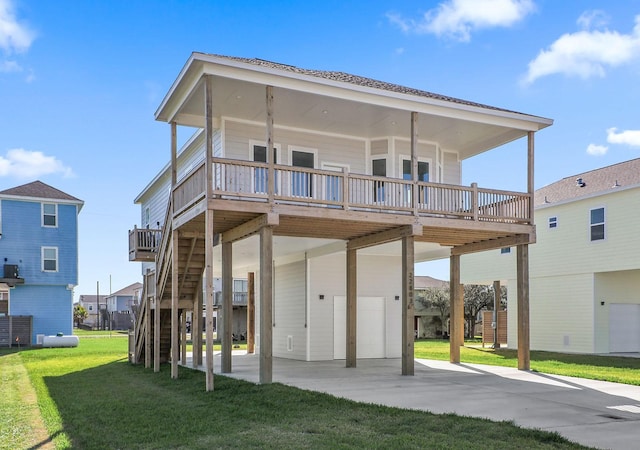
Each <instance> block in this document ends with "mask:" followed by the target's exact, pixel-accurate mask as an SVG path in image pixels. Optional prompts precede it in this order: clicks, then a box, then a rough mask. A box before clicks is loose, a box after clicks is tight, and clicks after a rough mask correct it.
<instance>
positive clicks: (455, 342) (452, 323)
mask: <svg viewBox="0 0 640 450" xmlns="http://www.w3.org/2000/svg"><path fill="white" fill-rule="evenodd" d="M449 263H450V275H449V299H450V302H449V303H450V305H451V314H450V317H449V328H450V329H449V361H450V362H452V363H459V362H460V344H461V343H460V342H459V337H460V332H459V330H458V329H459V328H460V324H461V321H460V316H461V315H462V316H463V317H464V311H463V310H462V305H460V303H461V302H460V300H461V297H460V255H451V256H450V258H449Z"/></svg>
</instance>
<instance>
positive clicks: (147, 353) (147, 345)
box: [142, 269, 155, 369]
mask: <svg viewBox="0 0 640 450" xmlns="http://www.w3.org/2000/svg"><path fill="white" fill-rule="evenodd" d="M150 270H151V269H147V274H146V275H145V278H144V281H145V284H146V289H145V291H147V290H149V289H150V287H149V278H150V277H151V276H150V275H149V272H150ZM154 280H155V278H154ZM144 294H145V295H144V299H143V300H142V301H143V302H144V303H145V305H144V307H145V311H146V313H145V315H144V321H145V326H144V368H145V369H148V368H150V367H151V357H152V355H151V297H150V296H149V292H145V293H144Z"/></svg>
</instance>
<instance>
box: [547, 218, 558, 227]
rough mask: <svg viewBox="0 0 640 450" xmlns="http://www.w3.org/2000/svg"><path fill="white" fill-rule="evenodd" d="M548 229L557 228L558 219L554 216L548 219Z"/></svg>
mask: <svg viewBox="0 0 640 450" xmlns="http://www.w3.org/2000/svg"><path fill="white" fill-rule="evenodd" d="M549 228H558V218H557V217H556V216H553V217H549Z"/></svg>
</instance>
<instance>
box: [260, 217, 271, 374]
mask: <svg viewBox="0 0 640 450" xmlns="http://www.w3.org/2000/svg"><path fill="white" fill-rule="evenodd" d="M272 381H273V228H272V227H262V228H261V229H260V384H270V383H271V382H272Z"/></svg>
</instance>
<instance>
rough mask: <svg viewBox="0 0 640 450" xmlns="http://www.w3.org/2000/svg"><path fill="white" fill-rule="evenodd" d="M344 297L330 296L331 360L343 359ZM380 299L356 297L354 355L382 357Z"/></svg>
mask: <svg viewBox="0 0 640 450" xmlns="http://www.w3.org/2000/svg"><path fill="white" fill-rule="evenodd" d="M346 305H347V298H346V297H344V296H336V297H333V358H334V359H346V357H347V307H346ZM384 323H385V322H384V297H358V318H357V324H356V326H357V331H356V354H357V357H358V358H384V357H385V354H384V348H385V346H384V343H385V325H384Z"/></svg>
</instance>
